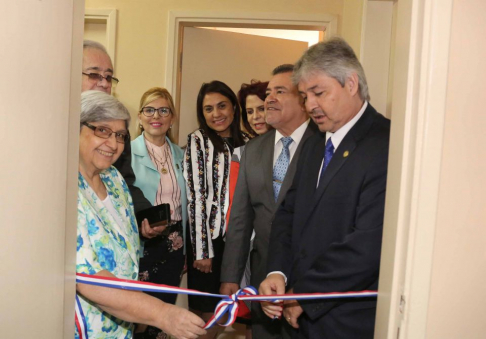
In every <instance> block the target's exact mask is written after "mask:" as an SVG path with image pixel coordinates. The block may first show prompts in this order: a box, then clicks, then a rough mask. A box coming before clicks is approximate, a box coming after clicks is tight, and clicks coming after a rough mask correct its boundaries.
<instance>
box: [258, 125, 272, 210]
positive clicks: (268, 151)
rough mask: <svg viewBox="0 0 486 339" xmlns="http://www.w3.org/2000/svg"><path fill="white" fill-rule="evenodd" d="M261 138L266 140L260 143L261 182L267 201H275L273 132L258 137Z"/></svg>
mask: <svg viewBox="0 0 486 339" xmlns="http://www.w3.org/2000/svg"><path fill="white" fill-rule="evenodd" d="M267 135H268V136H267ZM262 137H265V138H266V140H263V141H264V142H262V145H261V146H262V150H261V158H260V159H261V166H262V169H263V179H264V180H263V182H264V185H265V191H266V192H267V194H268V199H269V200H268V201H275V198H274V197H273V152H274V150H275V130H272V131H270V132H268V133H267V134H265V135H263V136H260V138H262ZM257 151H258V150H257Z"/></svg>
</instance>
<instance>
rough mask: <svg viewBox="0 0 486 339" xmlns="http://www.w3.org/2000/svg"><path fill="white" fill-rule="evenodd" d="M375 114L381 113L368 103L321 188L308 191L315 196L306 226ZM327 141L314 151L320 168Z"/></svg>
mask: <svg viewBox="0 0 486 339" xmlns="http://www.w3.org/2000/svg"><path fill="white" fill-rule="evenodd" d="M375 114H379V113H377V112H376V111H375V109H374V108H373V107H372V106H371V105H370V104H369V103H368V107H367V108H366V110H365V112H364V113H363V115H362V116H361V118H360V119H359V120H358V121H357V122H356V124H355V125H354V126H353V128H351V130H350V131H349V132H348V133H347V134H346V136H345V137H344V139H343V141H341V143H340V144H339V147H338V148H337V149H336V151H335V152H334V155H333V157H332V159H331V162H330V163H329V165H328V166H327V168H326V171H325V172H324V175H323V176H322V178H321V180H320V182H319V187H317V189H314V190H313V191H312V190H310V189H309V190H308V191H307V192H314V194H313V197H312V203H311V204H309V209H308V213H307V215H306V217H305V220H304V223H303V225H305V224H306V222H307V219H308V218H309V217H310V215H311V213H312V211H313V210H314V209H315V208H316V206H317V204H318V203H319V201H320V200H321V198H322V196H323V194H324V192H325V191H326V189H327V187H328V186H329V184H330V182H331V181H332V179H333V178H334V177H335V176H336V175H337V174H338V173H339V171H340V169H341V168H342V167H343V165H344V164H345V163H346V162H347V161H349V159H351V158H352V157H353V152H354V151H355V149H356V147H357V146H358V144H359V142H360V141H361V139H363V138H364V137H365V136H366V135H367V133H368V131H369V129H370V127H371V125H372V124H373V120H374V116H375ZM325 141H326V138H325V137H323V141H320V142H319V143H318V144H317V146H316V150H315V151H314V152H315V153H314V154H317V152H319V153H320V154H321V156H320V157H317V156H315V157H313V158H315V159H316V161H318V163H319V165H318V168H320V166H321V163H322V157H323V156H324V149H325ZM312 163H313V165H312V166H311V169H314V170H315V167H316V163H315V162H314V161H313V162H312ZM313 174H317V175H320V173H319V171H317V173H314V172H313ZM310 181H313V180H310ZM313 182H314V184H317V182H315V181H313ZM314 187H315V186H314Z"/></svg>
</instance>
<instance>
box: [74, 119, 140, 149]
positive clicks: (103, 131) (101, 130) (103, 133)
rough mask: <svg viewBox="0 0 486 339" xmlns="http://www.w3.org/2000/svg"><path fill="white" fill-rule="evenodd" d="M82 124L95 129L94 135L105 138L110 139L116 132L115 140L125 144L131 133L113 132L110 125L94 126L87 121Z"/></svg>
mask: <svg viewBox="0 0 486 339" xmlns="http://www.w3.org/2000/svg"><path fill="white" fill-rule="evenodd" d="M82 125H84V126H86V127H88V128H90V129H92V130H93V131H94V135H96V136H97V137H100V138H103V139H109V138H110V137H111V135H112V134H113V133H115V140H116V142H118V143H120V144H124V143H125V141H128V139H129V137H130V136H129V134H128V133H124V132H113V131H112V130H111V129H109V128H108V127H103V126H93V125H90V124H88V123H87V122H83V123H82Z"/></svg>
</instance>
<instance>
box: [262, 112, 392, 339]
mask: <svg viewBox="0 0 486 339" xmlns="http://www.w3.org/2000/svg"><path fill="white" fill-rule="evenodd" d="M389 133H390V122H389V120H388V119H386V118H384V117H383V116H382V115H380V114H379V113H377V112H376V111H375V109H374V108H373V107H371V105H369V104H368V107H367V109H366V110H365V112H364V114H363V115H362V117H361V118H360V119H359V120H358V122H357V123H356V124H355V125H354V126H353V128H352V129H351V130H350V131H349V132H348V134H347V135H346V136H345V137H344V139H343V141H342V142H341V144H340V145H339V147H338V148H337V149H336V150H335V153H334V156H333V158H332V160H331V162H330V163H329V165H328V167H327V169H326V171H325V172H324V175H323V177H322V178H321V181H320V184H319V187H318V188H316V185H317V178H318V176H319V169H320V166H321V162H322V158H323V155H324V150H325V143H326V138H325V133H317V134H316V135H314V136H313V137H312V138H310V139H308V140H307V142H306V144H305V145H304V147H303V149H302V153H301V156H300V158H299V164H298V167H297V172H296V175H295V178H294V182H293V184H292V187H291V188H290V189H289V191H288V192H287V195H286V197H285V201H284V202H283V204H282V205H281V206H280V207H279V209H278V212H277V213H276V216H275V219H274V221H273V225H272V233H271V236H270V247H269V260H268V269H267V272H271V271H281V272H283V273H285V275H286V276H287V277H288V287H289V288H293V289H294V292H295V293H303V292H340V291H360V290H375V289H377V288H378V274H379V265H380V252H381V238H382V230H383V214H384V205H385V189H386V171H387V163H388V144H389ZM300 304H301V306H302V308H303V309H304V314H303V316H301V317H300V322H299V323H300V329H299V333H298V334H296V337H299V338H332V339H334V338H360V339H362V338H373V329H374V318H375V313H376V300H370V299H368V300H361V299H359V300H358V299H356V300H350V299H348V300H347V301H306V302H304V301H302V302H300Z"/></svg>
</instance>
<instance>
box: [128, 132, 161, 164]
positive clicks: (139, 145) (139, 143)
mask: <svg viewBox="0 0 486 339" xmlns="http://www.w3.org/2000/svg"><path fill="white" fill-rule="evenodd" d="M132 151H133V154H135V155H136V156H138V157H141V161H140V164H142V165H143V166H145V167H147V168H150V169H151V170H154V171H155V172H158V171H157V168H156V167H155V165H154V163H153V162H152V159H150V155H149V154H148V150H147V147H146V146H145V139H144V136H143V133H142V135H141V137H139V138H137V139H136V142H135V143H133V144H132Z"/></svg>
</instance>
